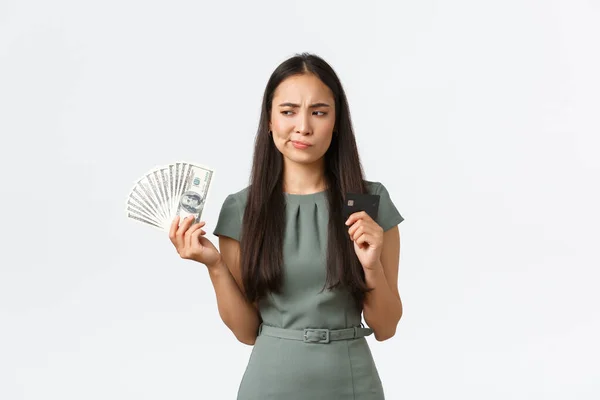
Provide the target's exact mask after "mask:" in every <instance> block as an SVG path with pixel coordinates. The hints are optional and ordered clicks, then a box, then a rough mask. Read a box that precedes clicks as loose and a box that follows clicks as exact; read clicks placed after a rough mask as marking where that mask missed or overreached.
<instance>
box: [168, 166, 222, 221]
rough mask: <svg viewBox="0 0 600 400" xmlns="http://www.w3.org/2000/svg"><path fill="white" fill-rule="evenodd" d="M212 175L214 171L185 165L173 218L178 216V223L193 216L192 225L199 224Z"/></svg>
mask: <svg viewBox="0 0 600 400" xmlns="http://www.w3.org/2000/svg"><path fill="white" fill-rule="evenodd" d="M213 174H214V171H213V170H211V169H209V168H207V167H203V166H200V165H196V164H189V163H186V165H185V168H183V176H182V178H183V179H182V182H181V186H180V187H179V188H178V201H177V211H176V212H175V216H174V217H176V216H179V218H180V221H183V219H184V218H187V217H188V216H190V215H193V216H194V219H195V222H194V223H196V222H200V218H201V216H202V210H203V209H204V204H205V203H206V199H207V197H208V190H209V188H210V183H211V180H212V178H213Z"/></svg>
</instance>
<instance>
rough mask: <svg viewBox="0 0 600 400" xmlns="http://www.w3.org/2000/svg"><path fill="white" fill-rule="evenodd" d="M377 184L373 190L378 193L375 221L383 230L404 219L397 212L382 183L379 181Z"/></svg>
mask: <svg viewBox="0 0 600 400" xmlns="http://www.w3.org/2000/svg"><path fill="white" fill-rule="evenodd" d="M378 186H379V188H378V189H377V191H376V192H375V194H378V195H379V210H378V211H377V221H376V222H377V223H378V224H379V226H381V227H382V228H383V231H384V232H385V231H387V230H388V229H391V228H393V227H394V226H396V225H398V224H399V223H400V222H402V221H404V217H403V216H402V215H400V213H399V212H398V209H397V208H396V206H395V205H394V202H393V201H392V199H391V198H390V194H389V193H388V191H387V189H386V188H385V186H383V184H382V183H379V185H378Z"/></svg>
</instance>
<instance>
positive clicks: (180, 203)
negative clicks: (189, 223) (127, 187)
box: [127, 162, 214, 231]
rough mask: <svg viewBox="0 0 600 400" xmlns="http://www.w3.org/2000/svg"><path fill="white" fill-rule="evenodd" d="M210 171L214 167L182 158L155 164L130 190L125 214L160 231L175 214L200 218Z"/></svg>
mask: <svg viewBox="0 0 600 400" xmlns="http://www.w3.org/2000/svg"><path fill="white" fill-rule="evenodd" d="M213 174H214V170H213V169H210V168H207V167H205V166H201V165H198V164H191V163H185V162H176V163H174V164H169V165H165V166H160V167H156V168H154V169H152V170H151V171H150V172H148V173H147V174H146V175H144V176H143V177H142V178H140V179H139V180H138V181H137V182H136V183H135V185H134V186H133V188H132V189H131V191H130V192H129V195H128V196H127V217H128V218H130V219H132V220H135V221H139V222H142V223H144V224H148V225H151V226H153V227H155V228H158V229H160V230H163V231H169V228H170V226H171V222H172V221H173V219H174V218H175V217H176V216H179V217H180V221H182V220H183V219H184V218H186V217H188V216H189V215H194V218H195V220H196V221H195V222H199V221H200V218H201V215H202V210H203V208H204V204H205V203H206V198H207V197H208V189H209V187H210V183H211V181H212V177H213Z"/></svg>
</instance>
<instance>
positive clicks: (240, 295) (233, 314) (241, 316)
mask: <svg viewBox="0 0 600 400" xmlns="http://www.w3.org/2000/svg"><path fill="white" fill-rule="evenodd" d="M219 249H220V253H221V257H220V259H219V261H218V262H217V263H216V264H214V265H210V266H207V267H208V273H209V276H210V279H211V281H212V284H213V287H214V289H215V294H216V296H217V307H218V309H219V315H220V316H221V319H222V320H223V322H224V323H225V325H227V327H228V328H229V329H230V330H231V331H232V332H233V334H234V335H235V337H236V338H237V339H238V340H239V341H240V342H242V343H245V344H247V345H253V344H254V343H255V341H256V337H257V335H258V327H259V325H260V323H261V319H260V314H259V312H258V308H257V306H256V304H252V303H250V302H248V300H247V299H246V297H245V295H244V292H243V284H242V274H241V269H240V243H239V242H238V241H237V240H235V239H232V238H229V237H227V236H219Z"/></svg>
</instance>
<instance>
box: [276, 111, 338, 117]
mask: <svg viewBox="0 0 600 400" xmlns="http://www.w3.org/2000/svg"><path fill="white" fill-rule="evenodd" d="M315 112H316V113H321V115H320V116H325V115H327V113H326V112H324V111H315ZM286 113H293V111H290V110H284V111H282V112H281V114H283V115H290V114H286Z"/></svg>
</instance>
